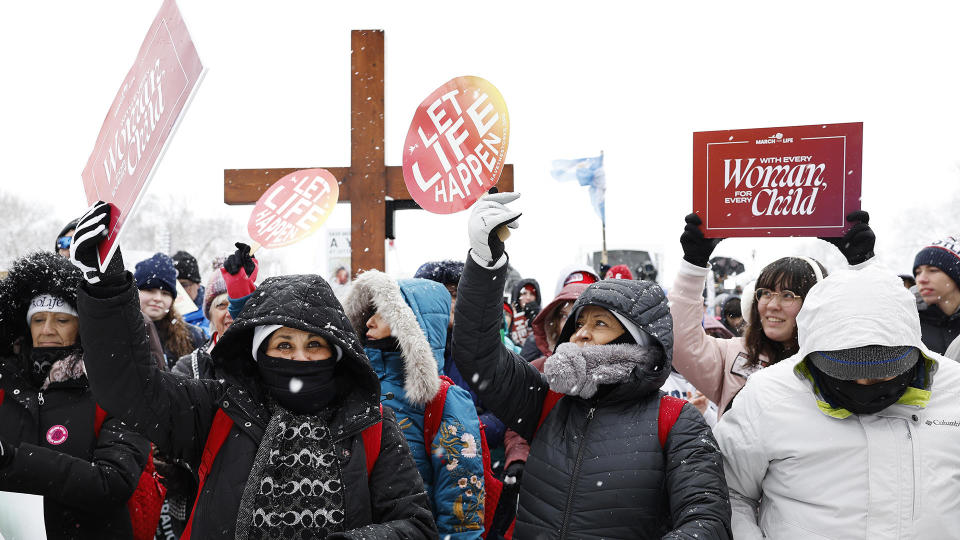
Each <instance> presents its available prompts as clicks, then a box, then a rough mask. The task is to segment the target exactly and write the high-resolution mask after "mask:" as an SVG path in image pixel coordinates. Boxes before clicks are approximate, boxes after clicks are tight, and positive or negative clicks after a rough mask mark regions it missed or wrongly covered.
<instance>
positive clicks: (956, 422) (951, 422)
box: [926, 420, 960, 427]
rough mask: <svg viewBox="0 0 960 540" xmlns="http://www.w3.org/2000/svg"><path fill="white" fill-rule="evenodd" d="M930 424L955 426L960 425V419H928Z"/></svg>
mask: <svg viewBox="0 0 960 540" xmlns="http://www.w3.org/2000/svg"><path fill="white" fill-rule="evenodd" d="M926 424H927V425H928V426H953V427H960V420H927V422H926Z"/></svg>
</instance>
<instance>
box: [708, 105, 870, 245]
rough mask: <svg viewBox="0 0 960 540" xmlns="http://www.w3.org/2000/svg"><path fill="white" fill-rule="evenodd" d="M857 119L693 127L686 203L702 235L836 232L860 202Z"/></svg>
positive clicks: (860, 139)
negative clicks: (690, 197)
mask: <svg viewBox="0 0 960 540" xmlns="http://www.w3.org/2000/svg"><path fill="white" fill-rule="evenodd" d="M862 153H863V123H861V122H856V123H847V124H817V125H809V126H790V127H774V128H760V129H741V130H724V131H703V132H696V133H694V134H693V175H694V176H693V208H694V211H695V212H696V213H697V214H698V215H699V216H700V218H701V219H702V220H703V222H704V235H705V236H706V237H708V238H726V237H738V236H739V237H747V236H827V237H831V236H842V235H843V233H844V232H846V230H847V229H848V228H849V227H850V224H849V223H847V221H846V216H847V214H849V213H850V212H853V211H855V210H859V209H860V189H861V161H862Z"/></svg>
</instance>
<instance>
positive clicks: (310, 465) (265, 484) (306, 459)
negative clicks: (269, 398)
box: [236, 362, 346, 540]
mask: <svg viewBox="0 0 960 540" xmlns="http://www.w3.org/2000/svg"><path fill="white" fill-rule="evenodd" d="M299 363H303V362H299ZM330 363H333V362H330ZM330 416H331V411H329V410H328V411H321V412H320V413H318V414H305V415H298V414H294V413H292V412H290V411H289V410H286V409H285V408H283V407H277V408H276V410H275V411H274V413H273V416H272V417H271V418H270V422H269V424H267V429H266V432H265V433H264V436H263V438H262V439H261V440H260V447H259V448H258V449H257V455H256V457H255V458H254V461H253V466H252V467H251V468H250V474H249V476H248V477H247V484H246V486H245V488H244V490H243V496H242V498H241V500H240V509H239V511H238V512H237V535H236V537H237V539H238V540H259V539H269V538H291V539H314V540H316V539H320V538H327V537H328V536H330V535H333V534H334V533H337V532H343V531H344V530H345V528H346V527H345V523H344V522H345V519H346V515H345V508H346V505H345V502H344V494H343V473H342V471H341V469H340V461H339V452H338V451H337V446H336V444H335V443H334V441H333V435H332V434H331V433H330V426H329V421H330Z"/></svg>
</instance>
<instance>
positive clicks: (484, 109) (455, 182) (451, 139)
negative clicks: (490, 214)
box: [403, 77, 510, 214]
mask: <svg viewBox="0 0 960 540" xmlns="http://www.w3.org/2000/svg"><path fill="white" fill-rule="evenodd" d="M509 134H510V122H509V119H508V117H507V104H506V102H504V100H503V96H501V95H500V92H499V91H498V90H497V89H496V87H495V86H493V85H492V84H490V83H489V82H488V81H486V80H484V79H481V78H480V77H457V78H456V79H452V80H451V81H450V82H448V83H446V84H444V85H443V86H441V87H440V88H437V89H436V90H434V91H433V93H432V94H430V96H429V97H427V99H425V100H424V101H423V103H421V104H420V106H419V107H417V112H416V113H415V114H414V115H413V122H411V124H410V130H409V131H407V139H406V143H405V144H404V147H403V180H404V182H406V184H407V191H409V192H410V195H411V196H412V197H413V200H415V201H417V204H419V205H420V207H421V208H423V209H424V210H428V211H430V212H433V213H435V214H452V213H454V212H459V211H461V210H463V209H465V208H469V207H470V205H472V204H473V203H474V202H476V200H477V199H478V198H480V197H481V196H482V195H483V194H484V193H486V192H487V190H489V189H490V188H491V187H493V186H494V185H495V184H496V183H497V180H499V179H500V172H501V171H503V164H504V158H505V157H506V154H507V141H508V138H509Z"/></svg>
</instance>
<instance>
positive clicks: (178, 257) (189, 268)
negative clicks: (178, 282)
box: [173, 250, 202, 283]
mask: <svg viewBox="0 0 960 540" xmlns="http://www.w3.org/2000/svg"><path fill="white" fill-rule="evenodd" d="M173 265H174V267H176V269H177V277H178V278H183V279H189V280H190V281H192V282H194V283H200V281H202V280H201V278H200V266H199V265H198V264H197V259H196V257H194V256H193V255H191V254H189V253H187V252H186V251H183V250H180V251H178V252H176V253H174V254H173Z"/></svg>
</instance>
